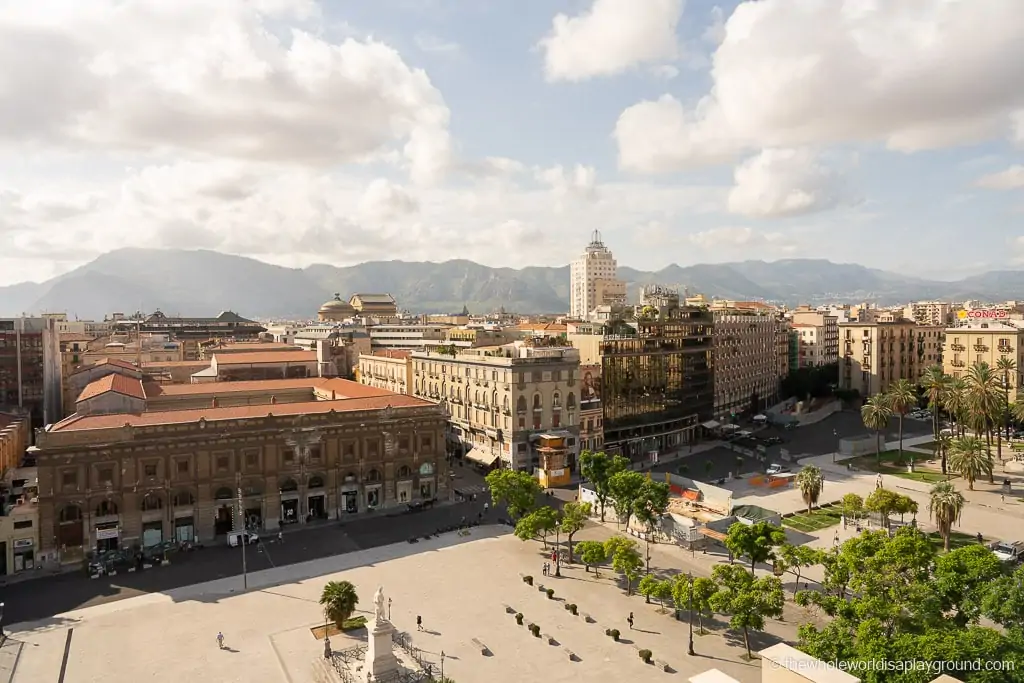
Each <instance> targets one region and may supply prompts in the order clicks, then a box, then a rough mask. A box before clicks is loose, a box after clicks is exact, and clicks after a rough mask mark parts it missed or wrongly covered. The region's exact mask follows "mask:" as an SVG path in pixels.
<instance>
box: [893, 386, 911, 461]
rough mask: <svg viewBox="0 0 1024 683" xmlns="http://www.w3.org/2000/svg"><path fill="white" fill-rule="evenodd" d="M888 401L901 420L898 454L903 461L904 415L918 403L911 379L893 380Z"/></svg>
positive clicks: (899, 459)
mask: <svg viewBox="0 0 1024 683" xmlns="http://www.w3.org/2000/svg"><path fill="white" fill-rule="evenodd" d="M887 402H888V403H889V408H890V409H891V410H892V412H893V413H895V414H896V418H897V420H898V421H899V433H900V445H899V451H898V453H899V455H898V456H897V458H898V462H901V463H902V462H903V416H904V415H906V414H907V411H908V410H910V408H911V407H912V406H915V405H917V391H915V389H914V385H913V384H911V383H910V381H908V380H905V379H901V380H899V381H897V382H893V384H891V385H890V386H889V391H888V392H887Z"/></svg>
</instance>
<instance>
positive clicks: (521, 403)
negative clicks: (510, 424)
mask: <svg viewBox="0 0 1024 683" xmlns="http://www.w3.org/2000/svg"><path fill="white" fill-rule="evenodd" d="M516 412H517V413H525V412H526V397H525V396H520V397H519V400H518V401H516Z"/></svg>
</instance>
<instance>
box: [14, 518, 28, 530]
mask: <svg viewBox="0 0 1024 683" xmlns="http://www.w3.org/2000/svg"><path fill="white" fill-rule="evenodd" d="M14 528H15V529H31V528H32V520H31V519H21V520H18V521H17V522H15V523H14Z"/></svg>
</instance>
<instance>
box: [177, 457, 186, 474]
mask: <svg viewBox="0 0 1024 683" xmlns="http://www.w3.org/2000/svg"><path fill="white" fill-rule="evenodd" d="M176 466H177V470H178V474H188V460H187V459H184V458H183V459H181V460H178V461H177V462H176Z"/></svg>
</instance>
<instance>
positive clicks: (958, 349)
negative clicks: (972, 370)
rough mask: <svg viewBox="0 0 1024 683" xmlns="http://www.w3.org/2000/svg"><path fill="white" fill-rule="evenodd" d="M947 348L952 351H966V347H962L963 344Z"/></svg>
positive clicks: (951, 345)
mask: <svg viewBox="0 0 1024 683" xmlns="http://www.w3.org/2000/svg"><path fill="white" fill-rule="evenodd" d="M949 348H951V349H953V350H954V351H966V350H967V347H966V346H964V345H963V344H950V345H949Z"/></svg>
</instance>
